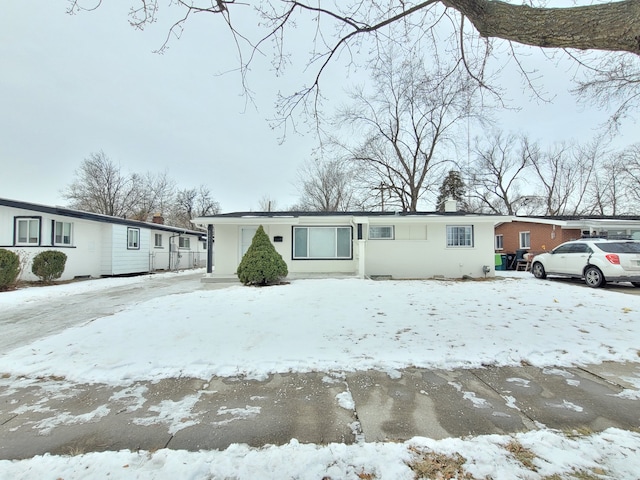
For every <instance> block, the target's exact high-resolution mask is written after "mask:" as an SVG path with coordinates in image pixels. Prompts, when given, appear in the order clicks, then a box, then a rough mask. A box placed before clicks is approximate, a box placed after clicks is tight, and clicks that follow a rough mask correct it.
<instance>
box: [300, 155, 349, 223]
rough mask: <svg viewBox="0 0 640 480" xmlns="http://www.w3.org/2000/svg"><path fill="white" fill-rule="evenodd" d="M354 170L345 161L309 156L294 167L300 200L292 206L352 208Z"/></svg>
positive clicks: (337, 210) (335, 210) (330, 208)
mask: <svg viewBox="0 0 640 480" xmlns="http://www.w3.org/2000/svg"><path fill="white" fill-rule="evenodd" d="M353 180H354V172H352V171H351V169H350V167H349V165H348V163H346V162H344V161H341V160H337V159H333V160H309V161H307V162H306V163H305V164H304V165H303V166H302V167H300V169H299V170H298V192H299V194H300V200H299V202H298V204H297V205H296V208H299V209H300V210H305V211H318V212H346V211H349V210H351V209H356V208H357V207H358V206H359V204H360V202H358V201H357V199H356V186H355V185H354V182H353Z"/></svg>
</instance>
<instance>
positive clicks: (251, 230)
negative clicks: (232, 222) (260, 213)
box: [238, 227, 258, 264]
mask: <svg viewBox="0 0 640 480" xmlns="http://www.w3.org/2000/svg"><path fill="white" fill-rule="evenodd" d="M257 231H258V227H240V247H239V250H238V253H239V254H240V257H239V258H238V264H239V263H240V261H241V260H242V257H244V254H245V253H247V250H249V247H250V246H251V241H252V240H253V236H254V235H255V234H256V232H257Z"/></svg>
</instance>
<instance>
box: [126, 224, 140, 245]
mask: <svg viewBox="0 0 640 480" xmlns="http://www.w3.org/2000/svg"><path fill="white" fill-rule="evenodd" d="M127 248H128V249H129V250H140V229H139V228H127Z"/></svg>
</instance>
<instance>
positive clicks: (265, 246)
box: [238, 225, 289, 285]
mask: <svg viewBox="0 0 640 480" xmlns="http://www.w3.org/2000/svg"><path fill="white" fill-rule="evenodd" d="M288 273H289V270H288V269H287V264H286V263H285V261H284V260H283V259H282V256H281V255H280V254H279V253H278V252H276V249H275V247H274V246H273V244H272V243H271V241H270V240H269V237H268V236H267V234H266V233H265V231H264V229H263V228H262V225H260V227H258V230H257V231H256V234H255V235H254V236H253V240H252V241H251V246H250V247H249V249H248V250H247V253H245V254H244V257H242V260H241V261H240V265H238V278H239V279H240V281H241V282H242V283H243V284H245V285H268V284H272V283H276V282H278V281H280V279H282V278H283V277H286V276H287V274H288Z"/></svg>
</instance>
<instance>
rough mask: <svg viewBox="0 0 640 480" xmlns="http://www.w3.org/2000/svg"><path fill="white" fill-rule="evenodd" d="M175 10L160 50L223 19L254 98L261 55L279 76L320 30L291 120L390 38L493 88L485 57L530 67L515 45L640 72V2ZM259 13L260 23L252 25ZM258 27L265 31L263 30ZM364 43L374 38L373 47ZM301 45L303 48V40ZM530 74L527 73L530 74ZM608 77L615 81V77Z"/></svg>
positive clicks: (140, 10) (140, 9) (179, 6)
mask: <svg viewBox="0 0 640 480" xmlns="http://www.w3.org/2000/svg"><path fill="white" fill-rule="evenodd" d="M68 1H69V7H68V10H69V12H71V13H75V12H78V11H80V10H95V9H96V8H98V7H99V5H100V4H101V0H68ZM131 3H132V4H133V6H132V7H131V9H130V12H131V13H130V23H131V25H132V26H133V27H135V28H137V29H144V28H145V27H146V26H148V25H151V24H152V23H154V22H156V21H157V19H158V15H159V12H160V11H163V10H161V9H160V8H159V3H160V2H159V1H158V0H136V1H132V2H131ZM168 3H169V4H171V5H172V6H173V7H174V8H170V9H167V10H166V12H168V13H167V15H169V16H172V15H173V18H171V19H170V20H169V21H172V22H173V24H172V26H171V27H170V29H169V31H168V34H167V37H166V40H165V42H164V43H163V44H162V45H161V46H160V49H159V50H160V51H162V50H163V49H164V48H166V47H167V44H168V42H169V40H170V39H172V38H179V37H180V36H181V34H182V32H183V29H184V28H185V27H186V24H187V22H188V21H189V19H190V18H191V17H192V16H194V15H201V14H205V13H209V14H214V15H217V16H219V17H220V18H222V19H223V21H224V24H225V25H226V27H227V28H228V31H229V32H230V34H231V40H230V45H232V48H235V49H236V50H237V54H238V57H239V59H240V65H239V71H240V74H241V78H242V84H243V87H244V90H245V92H246V93H249V92H250V90H249V89H248V88H247V84H246V77H247V73H248V71H249V68H250V65H251V63H252V61H253V60H254V59H255V58H256V57H257V56H258V55H256V54H258V53H260V54H262V52H263V51H264V50H265V49H266V47H267V45H268V44H269V43H271V44H272V45H273V47H274V49H275V53H274V55H275V59H274V62H273V65H274V66H275V70H276V74H280V73H281V72H282V70H283V69H284V68H285V67H287V66H288V65H289V56H288V53H289V50H288V48H287V47H288V43H287V40H288V39H289V38H290V35H289V33H290V31H291V30H293V29H295V28H296V26H297V25H299V24H303V25H306V24H307V22H312V23H313V24H315V25H311V27H310V28H307V29H305V30H307V31H310V32H313V34H312V35H310V36H309V42H311V45H310V47H308V48H306V51H308V52H310V53H309V57H308V62H307V64H306V65H305V70H306V71H307V72H309V73H310V74H311V78H310V79H309V82H308V84H307V85H301V87H300V88H299V89H297V90H296V91H295V92H294V93H292V94H291V95H288V96H284V97H283V98H282V99H281V107H282V112H283V113H284V115H290V113H291V111H292V110H294V109H295V108H296V107H298V106H300V104H301V103H304V101H305V99H306V98H307V97H308V96H309V94H310V93H313V92H315V94H316V95H315V100H316V101H317V99H318V96H317V94H318V89H319V85H320V79H321V76H322V74H323V72H324V71H325V70H326V69H327V67H328V65H329V64H330V63H331V62H332V61H333V60H335V59H337V58H339V57H347V58H350V59H351V61H354V62H355V60H354V56H355V55H356V54H357V53H359V52H363V51H365V52H366V51H370V52H372V54H373V56H376V55H377V51H376V48H375V47H374V48H367V47H368V46H370V45H371V44H373V45H377V46H378V47H379V46H380V45H387V44H388V43H389V42H390V41H394V42H397V43H401V44H404V45H411V44H413V43H414V42H416V41H418V40H419V39H425V38H429V39H431V40H434V42H433V45H434V46H433V48H434V51H436V49H437V50H438V53H439V55H440V56H441V58H444V56H445V55H446V56H448V57H449V58H450V59H452V60H453V61H454V62H459V63H461V64H464V65H465V66H466V67H467V69H468V72H469V74H470V76H472V77H473V78H474V79H475V80H476V81H477V82H478V84H479V85H482V86H484V87H489V88H490V86H489V84H488V83H487V82H486V78H485V76H484V73H485V67H486V65H487V62H486V61H484V60H487V59H489V58H490V57H491V56H492V55H496V56H497V55H500V54H501V53H500V52H501V51H502V52H504V53H505V54H506V57H505V56H503V57H502V60H504V58H507V57H515V58H516V63H517V64H518V65H519V66H521V61H522V58H521V57H517V56H515V52H516V49H515V48H514V46H515V45H517V44H520V45H529V46H535V47H543V48H545V49H547V50H548V49H556V50H558V51H567V50H568V51H570V52H578V51H584V50H589V51H599V52H614V53H616V52H622V53H625V54H627V56H626V58H625V62H630V64H632V65H635V66H637V65H638V62H640V59H639V55H640V33H639V32H638V28H637V26H638V25H639V24H640V2H638V1H637V0H617V1H616V0H612V1H602V2H594V1H592V0H576V1H575V2H573V4H570V5H568V6H566V7H555V8H546V5H547V2H546V1H542V0H540V1H538V0H532V1H530V2H526V3H524V4H522V3H520V2H515V1H514V2H507V1H500V0H417V1H401V2H382V1H378V0H371V1H357V2H341V1H334V2H323V3H319V2H315V3H307V2H303V1H297V0H271V1H264V2H259V3H258V5H257V6H256V7H255V9H253V8H251V7H250V4H247V3H244V2H237V1H235V0H215V1H212V0H201V1H197V0H196V1H189V2H187V1H184V0H178V1H175V2H174V1H168ZM232 12H233V15H232ZM243 15H244V17H242V16H243ZM251 15H256V16H255V18H251ZM239 17H240V18H242V21H238V22H237V23H236V22H234V21H232V18H233V19H237V18H239ZM256 25H257V26H258V27H259V28H257V29H256V28H255V26H256ZM298 39H299V37H296V40H298ZM365 39H370V40H372V41H371V42H370V43H369V45H364V42H365ZM436 39H437V40H438V41H439V42H440V43H441V45H440V47H439V48H438V46H437V45H436V42H435V40H436ZM445 40H446V42H444V41H445ZM493 40H502V42H493ZM292 43H296V46H297V42H294V41H292ZM443 43H444V46H442V44H443ZM493 43H499V44H502V45H506V46H507V48H506V52H505V49H500V48H494V45H493ZM474 46H484V48H481V50H482V51H483V52H484V53H480V55H481V56H482V57H483V58H484V60H483V61H480V62H478V63H475V64H474V62H473V61H471V59H472V57H473V52H472V50H473V48H474ZM222 48H224V47H222ZM599 58H601V59H602V61H603V62H605V67H603V65H602V64H599V63H597V62H596V63H592V64H590V63H589V62H588V61H587V60H584V59H583V60H581V61H580V62H581V65H586V67H587V68H588V69H593V70H595V71H604V72H606V71H612V70H610V69H608V68H606V63H607V62H608V61H609V60H611V57H610V56H609V54H607V55H605V56H603V57H599ZM500 63H501V64H502V63H503V62H502V61H501V62H500ZM610 63H612V62H610V61H609V64H610ZM522 72H523V74H525V76H526V75H527V72H526V70H525V69H524V68H523V69H522ZM600 78H601V79H606V76H605V77H600ZM610 80H611V81H612V84H615V83H616V82H617V79H616V78H613V79H610ZM639 88H640V87H638V85H637V84H636V86H635V87H633V88H632V90H631V92H632V93H631V95H636V94H637V92H638V89H639ZM609 91H610V92H612V91H613V90H609ZM625 98H628V97H625ZM636 98H637V97H636ZM625 101H626V100H623V104H624V102H625Z"/></svg>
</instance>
